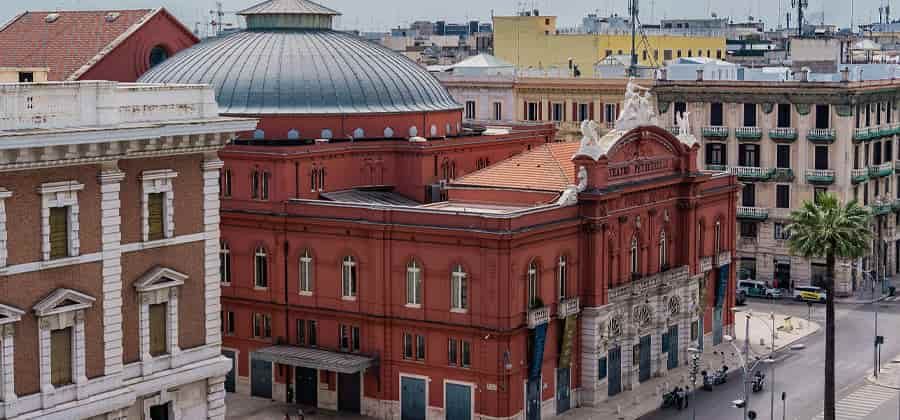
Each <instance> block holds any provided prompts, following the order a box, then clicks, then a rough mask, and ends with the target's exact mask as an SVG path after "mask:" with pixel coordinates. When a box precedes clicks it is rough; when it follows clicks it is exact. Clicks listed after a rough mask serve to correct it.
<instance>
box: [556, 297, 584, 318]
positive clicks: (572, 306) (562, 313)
mask: <svg viewBox="0 0 900 420" xmlns="http://www.w3.org/2000/svg"><path fill="white" fill-rule="evenodd" d="M579 311H580V301H579V299H578V297H577V296H576V297H573V298H569V299H563V300H562V301H561V302H559V317H560V318H566V317H568V316H569V315H575V314H577V313H578V312H579Z"/></svg>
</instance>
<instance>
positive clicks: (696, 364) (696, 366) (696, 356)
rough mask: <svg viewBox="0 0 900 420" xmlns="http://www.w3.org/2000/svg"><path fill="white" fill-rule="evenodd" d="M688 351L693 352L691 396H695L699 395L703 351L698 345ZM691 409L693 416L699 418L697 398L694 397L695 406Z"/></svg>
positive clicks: (694, 419) (694, 418) (695, 418)
mask: <svg viewBox="0 0 900 420" xmlns="http://www.w3.org/2000/svg"><path fill="white" fill-rule="evenodd" d="M687 351H688V353H690V354H691V371H690V372H691V396H692V397H695V396H696V395H697V372H698V371H699V370H700V356H701V355H702V354H703V352H702V351H700V349H698V348H696V347H688V349H687ZM691 411H692V414H691V418H692V419H693V420H697V400H696V398H695V399H694V408H693V409H692V410H691Z"/></svg>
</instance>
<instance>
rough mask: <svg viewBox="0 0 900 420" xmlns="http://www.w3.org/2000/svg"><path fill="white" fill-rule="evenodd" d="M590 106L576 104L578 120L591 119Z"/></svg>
mask: <svg viewBox="0 0 900 420" xmlns="http://www.w3.org/2000/svg"><path fill="white" fill-rule="evenodd" d="M590 113H591V110H590V104H578V120H577V121H585V120H588V119H590V118H591V115H590Z"/></svg>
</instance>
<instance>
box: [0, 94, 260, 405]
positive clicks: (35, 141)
mask: <svg viewBox="0 0 900 420" xmlns="http://www.w3.org/2000/svg"><path fill="white" fill-rule="evenodd" d="M0 98H2V99H0V419H35V418H40V419H44V420H53V419H60V420H68V419H85V418H89V419H105V420H111V419H117V420H121V419H134V420H147V419H151V420H168V419H219V420H221V419H224V418H225V407H224V405H225V401H224V398H225V390H224V385H223V384H224V382H225V376H226V374H227V372H228V371H229V369H230V364H229V363H228V360H227V359H225V358H223V357H222V356H221V353H220V351H221V350H220V344H221V333H220V330H219V324H220V322H219V307H220V306H219V271H218V261H217V254H218V249H219V248H218V247H219V217H218V209H219V194H218V192H219V186H218V179H219V176H218V172H219V168H220V167H221V166H222V162H221V161H220V160H219V159H218V157H217V151H218V150H219V149H220V148H221V147H222V146H223V145H224V144H225V143H226V142H227V141H228V140H230V139H231V138H232V137H233V135H234V133H235V132H236V131H245V130H248V129H252V128H253V127H254V126H255V124H256V121H255V120H252V119H235V118H222V117H219V116H218V115H217V112H218V110H217V109H218V108H217V106H216V103H215V101H214V99H213V92H212V89H210V88H207V87H203V86H174V85H170V86H165V87H163V86H150V85H125V84H117V83H115V82H68V83H53V82H51V83H36V84H35V83H29V84H18V83H16V84H0Z"/></svg>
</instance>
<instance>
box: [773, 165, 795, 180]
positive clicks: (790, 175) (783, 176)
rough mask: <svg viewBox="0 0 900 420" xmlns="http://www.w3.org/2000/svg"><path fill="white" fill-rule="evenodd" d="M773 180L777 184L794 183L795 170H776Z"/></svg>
mask: <svg viewBox="0 0 900 420" xmlns="http://www.w3.org/2000/svg"><path fill="white" fill-rule="evenodd" d="M772 180H773V181H775V182H792V181H793V180H794V170H793V169H791V168H775V170H774V172H773V173H772Z"/></svg>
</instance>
